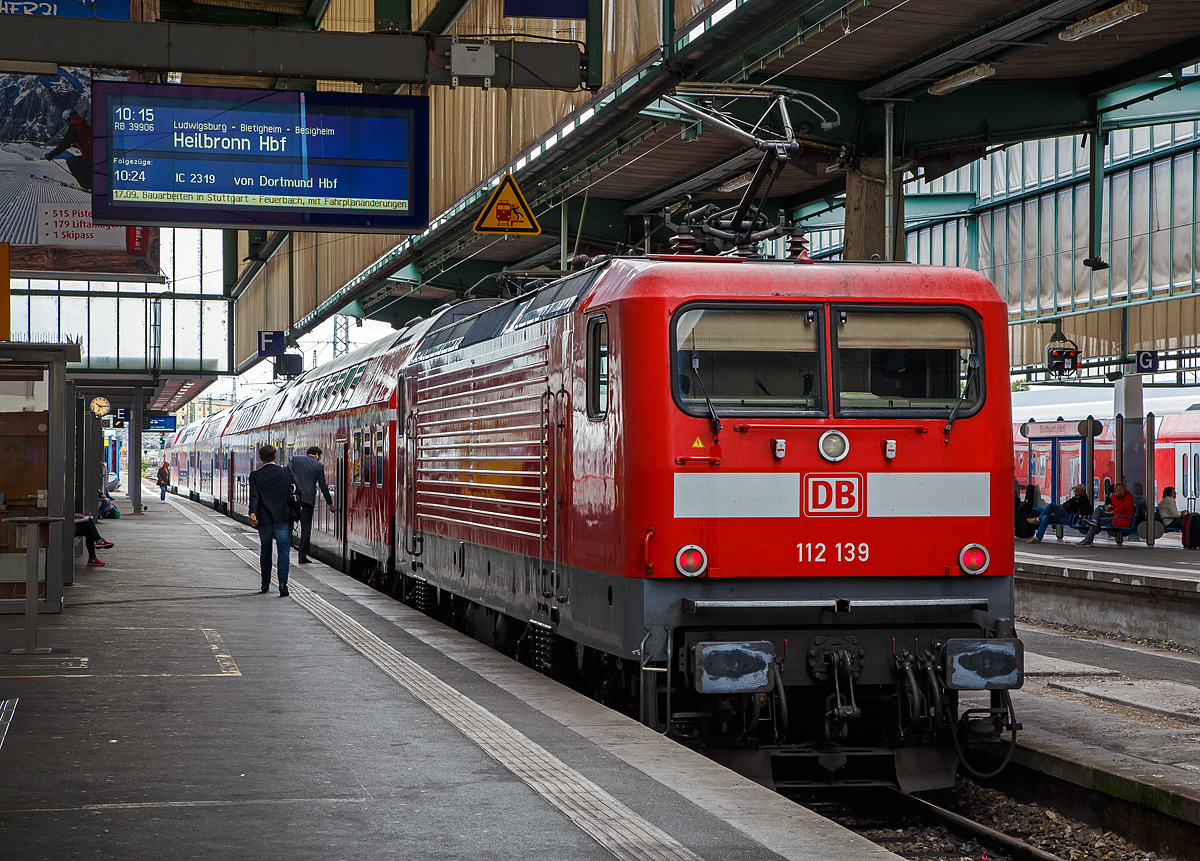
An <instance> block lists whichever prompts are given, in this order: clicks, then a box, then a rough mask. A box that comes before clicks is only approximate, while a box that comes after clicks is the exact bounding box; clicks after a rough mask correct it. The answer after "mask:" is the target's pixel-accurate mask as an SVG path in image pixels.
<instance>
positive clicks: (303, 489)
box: [288, 445, 337, 565]
mask: <svg viewBox="0 0 1200 861" xmlns="http://www.w3.org/2000/svg"><path fill="white" fill-rule="evenodd" d="M288 467H289V468H290V469H291V470H292V474H293V475H294V476H296V486H297V487H298V488H300V545H299V547H298V548H297V550H298V552H299V556H300V558H299V559H297V560H296V564H297V565H307V564H308V539H309V537H310V536H311V535H312V519H313V509H314V508H315V507H316V505H317V488H318V487H320V488H321V495H322V496H324V497H325V504H326V505H328V506H329V510H330V511H337V507H336V506H334V504H333V497H332V496H330V495H329V485H328V484H326V483H325V467H324V466H323V465H322V464H321V449H320V447H319V446H315V445H310V446H309V447H308V452H307V454H305V455H303V456H300V455H297V456H296V457H293V458H292V460H291V462H290V463H289V464H288Z"/></svg>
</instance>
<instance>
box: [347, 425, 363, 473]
mask: <svg viewBox="0 0 1200 861" xmlns="http://www.w3.org/2000/svg"><path fill="white" fill-rule="evenodd" d="M362 444H363V443H362V431H360V430H356V431H355V432H354V448H352V449H351V450H350V459H351V460H352V461H353V463H351V464H350V475H351V477H352V478H353V480H354V483H355V484H358V485H361V484H362V471H361V470H362Z"/></svg>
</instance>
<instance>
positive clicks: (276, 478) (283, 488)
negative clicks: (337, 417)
mask: <svg viewBox="0 0 1200 861" xmlns="http://www.w3.org/2000/svg"><path fill="white" fill-rule="evenodd" d="M258 459H259V460H261V461H262V466H261V467H259V468H258V469H256V470H254V472H252V473H250V525H251V526H253V527H254V528H256V529H257V530H258V541H259V547H260V549H259V553H258V564H259V572H260V573H261V574H262V589H260V590H259V591H261V592H264V593H265V592H270V591H271V542H272V541H274V542H275V546H276V548H277V549H278V553H279V597H280V598H286V597H287V596H288V587H287V580H288V562H289V561H290V560H289V559H288V551H289V550H290V549H291V543H292V521H291V511H290V507H289V505H288V494H289V491H290V489H291V486H292V484H293V483H294V481H295V479H294V478H293V476H292V471H291V470H290V469H285V468H284V467H281V466H280V465H279V464H277V463H275V446H273V445H271V444H270V443H268V444H267V445H264V446H263V447H262V448H260V449H259V450H258Z"/></svg>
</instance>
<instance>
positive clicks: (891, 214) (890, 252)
mask: <svg viewBox="0 0 1200 861" xmlns="http://www.w3.org/2000/svg"><path fill="white" fill-rule="evenodd" d="M883 117H884V123H883V183H884V185H883V259H884V260H894V259H895V258H896V235H895V230H896V226H895V218H896V187H895V185H894V184H893V180H894V179H895V175H896V171H895V167H894V166H893V164H892V156H893V152H892V149H893V147H894V146H895V137H894V135H895V127H896V104H895V102H888V103H887V104H885V105H884V106H883Z"/></svg>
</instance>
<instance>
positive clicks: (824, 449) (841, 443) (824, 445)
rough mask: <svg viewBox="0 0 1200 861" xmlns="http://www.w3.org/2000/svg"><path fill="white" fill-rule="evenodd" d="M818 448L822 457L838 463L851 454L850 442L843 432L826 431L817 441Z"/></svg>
mask: <svg viewBox="0 0 1200 861" xmlns="http://www.w3.org/2000/svg"><path fill="white" fill-rule="evenodd" d="M817 448H819V449H820V450H821V457H823V458H825V459H826V460H831V461H833V462H835V463H836V462H837V461H839V460H841V459H842V458H844V457H845V456H846V455H848V454H849V453H850V440H848V439H846V435H845V434H844V433H842V432H841V431H835V430H831V431H825V433H823V434H821V439H820V440H818V441H817Z"/></svg>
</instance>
